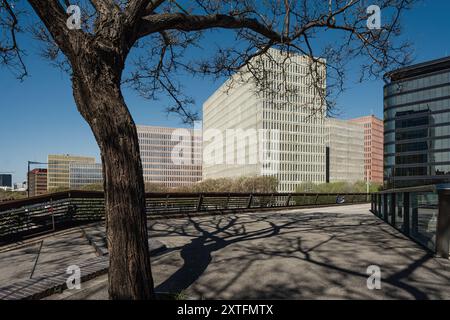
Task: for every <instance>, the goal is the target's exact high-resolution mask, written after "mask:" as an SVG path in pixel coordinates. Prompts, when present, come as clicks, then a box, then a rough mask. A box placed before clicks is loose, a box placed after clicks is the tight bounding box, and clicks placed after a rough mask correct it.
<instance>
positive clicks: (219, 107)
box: [203, 49, 326, 192]
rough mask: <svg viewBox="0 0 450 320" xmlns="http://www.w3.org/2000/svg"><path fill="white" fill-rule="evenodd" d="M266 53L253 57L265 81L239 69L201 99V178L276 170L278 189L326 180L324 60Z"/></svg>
mask: <svg viewBox="0 0 450 320" xmlns="http://www.w3.org/2000/svg"><path fill="white" fill-rule="evenodd" d="M269 54H270V57H269V56H267V55H262V56H260V57H257V58H254V60H252V64H253V65H256V64H258V65H260V66H261V67H260V69H262V68H264V70H265V71H266V74H265V77H266V79H267V86H266V87H264V86H263V87H260V86H258V84H257V83H256V82H255V80H254V78H253V77H252V75H251V71H249V70H248V69H243V70H242V71H241V73H240V74H239V76H236V77H232V78H231V79H230V80H228V81H227V82H225V83H224V84H223V85H222V86H221V87H220V88H219V89H218V90H217V91H216V92H215V93H214V94H213V95H212V96H211V97H209V99H208V100H207V101H206V102H205V103H204V104H203V137H204V145H203V152H204V163H203V178H204V179H208V178H222V177H239V176H252V175H257V176H274V177H276V178H277V179H278V182H279V185H278V191H280V192H294V191H296V188H297V186H298V185H299V184H301V183H303V182H313V183H324V182H325V114H326V108H325V104H324V102H323V99H321V97H320V94H319V93H318V91H319V90H318V89H319V88H320V91H324V90H325V87H326V83H325V78H326V68H325V61H323V60H319V61H320V62H321V63H317V62H313V61H312V60H311V58H309V57H307V56H302V55H290V56H289V57H288V56H287V55H286V54H284V53H282V52H281V51H278V50H273V49H272V50H270V51H269ZM311 69H314V70H317V73H315V75H317V76H314V77H313V76H312V75H311V73H310V70H311ZM257 72H258V71H257ZM231 82H234V83H233V84H231ZM230 84H231V85H230ZM287 87H288V88H287ZM286 88H287V89H288V90H285V91H283V90H284V89H286ZM261 136H263V137H262V138H261ZM235 141H237V142H236V143H234V142H235ZM257 144H258V146H257ZM211 150H214V152H212V151H211ZM239 153H240V155H239ZM213 154H214V155H213ZM236 155H237V156H236ZM209 158H214V160H213V161H209V160H208V161H205V160H206V159H209Z"/></svg>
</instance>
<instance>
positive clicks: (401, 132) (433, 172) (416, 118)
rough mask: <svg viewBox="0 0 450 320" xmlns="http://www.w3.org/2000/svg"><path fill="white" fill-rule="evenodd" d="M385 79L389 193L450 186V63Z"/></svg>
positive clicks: (397, 72) (403, 71) (417, 68)
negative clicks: (417, 187) (444, 184)
mask: <svg viewBox="0 0 450 320" xmlns="http://www.w3.org/2000/svg"><path fill="white" fill-rule="evenodd" d="M385 77H386V80H387V81H388V82H389V83H388V84H386V85H385V87H384V182H385V187H387V188H389V189H391V188H402V187H412V186H421V185H429V184H437V183H444V182H450V57H447V58H443V59H439V60H433V61H429V62H425V63H421V64H417V65H413V66H410V67H406V68H402V69H399V70H395V71H393V72H390V73H388V74H386V76H385Z"/></svg>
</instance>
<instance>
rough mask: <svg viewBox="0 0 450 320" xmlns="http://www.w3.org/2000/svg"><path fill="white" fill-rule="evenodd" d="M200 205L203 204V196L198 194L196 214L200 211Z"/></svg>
mask: <svg viewBox="0 0 450 320" xmlns="http://www.w3.org/2000/svg"><path fill="white" fill-rule="evenodd" d="M202 203H203V195H202V194H200V195H199V197H198V202H197V212H200V211H201V210H202Z"/></svg>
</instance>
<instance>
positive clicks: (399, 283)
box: [152, 212, 450, 299]
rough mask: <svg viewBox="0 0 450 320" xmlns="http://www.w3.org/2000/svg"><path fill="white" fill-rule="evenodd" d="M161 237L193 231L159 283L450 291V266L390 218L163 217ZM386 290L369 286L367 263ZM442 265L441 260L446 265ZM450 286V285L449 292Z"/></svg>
mask: <svg viewBox="0 0 450 320" xmlns="http://www.w3.org/2000/svg"><path fill="white" fill-rule="evenodd" d="M152 229H153V231H154V233H156V235H157V237H160V238H164V237H173V236H178V237H188V239H189V242H188V243H186V244H184V245H181V246H179V247H176V248H172V250H173V251H175V252H179V255H180V257H181V259H182V265H181V266H180V267H179V268H178V269H177V270H176V271H175V272H174V273H172V274H171V275H170V276H169V277H168V278H166V279H165V280H164V281H163V282H162V283H161V284H159V285H158V286H157V288H156V289H157V291H160V292H181V291H185V290H189V291H190V292H191V293H192V294H194V295H195V296H197V297H205V298H237V299H265V298H272V299H303V298H305V299H316V298H318V299H374V298H375V299H404V298H406V299H430V298H431V299H433V298H438V299H439V298H449V293H448V286H449V284H450V280H449V278H448V270H436V266H439V264H437V263H435V262H434V259H433V257H432V255H430V254H429V253H427V252H425V251H424V250H423V249H422V248H420V247H418V246H417V245H416V244H414V243H413V242H412V241H410V240H408V239H406V238H405V237H403V235H401V234H399V233H397V232H396V231H394V230H393V229H392V228H391V227H390V226H388V225H385V224H384V223H383V222H382V221H380V220H378V219H377V218H375V217H373V216H371V215H370V214H369V213H363V214H352V215H349V214H340V213H330V212H312V213H302V212H300V213H289V214H288V213H283V214H280V213H264V214H241V215H239V214H238V215H223V216H214V217H201V218H189V219H187V220H176V221H175V220H165V221H158V222H157V223H155V224H154V225H153V226H152ZM370 265H379V266H380V267H381V269H382V283H383V290H381V291H377V290H375V291H371V290H368V288H367V285H366V281H367V278H368V274H367V273H366V271H367V267H368V266H370ZM441 268H442V266H441ZM446 291H447V293H445V292H446Z"/></svg>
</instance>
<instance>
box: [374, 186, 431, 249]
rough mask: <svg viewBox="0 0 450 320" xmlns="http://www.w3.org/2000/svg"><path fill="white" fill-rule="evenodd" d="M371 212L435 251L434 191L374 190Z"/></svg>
mask: <svg viewBox="0 0 450 320" xmlns="http://www.w3.org/2000/svg"><path fill="white" fill-rule="evenodd" d="M403 190H408V189H403ZM372 212H373V213H375V214H376V215H377V216H378V217H380V218H381V219H383V220H385V221H386V222H387V223H389V224H390V225H392V226H393V227H395V228H396V229H398V230H399V231H401V232H402V233H404V234H405V235H407V236H409V237H410V238H412V239H414V240H415V241H417V242H418V243H420V244H422V245H423V246H425V247H427V248H428V249H430V250H432V251H435V249H436V234H437V220H438V213H439V197H438V193H437V192H435V191H417V192H414V191H411V192H409V191H396V192H387V193H378V194H373V195H372Z"/></svg>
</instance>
